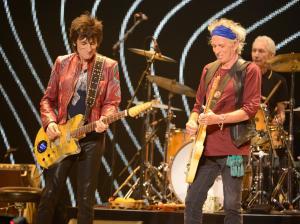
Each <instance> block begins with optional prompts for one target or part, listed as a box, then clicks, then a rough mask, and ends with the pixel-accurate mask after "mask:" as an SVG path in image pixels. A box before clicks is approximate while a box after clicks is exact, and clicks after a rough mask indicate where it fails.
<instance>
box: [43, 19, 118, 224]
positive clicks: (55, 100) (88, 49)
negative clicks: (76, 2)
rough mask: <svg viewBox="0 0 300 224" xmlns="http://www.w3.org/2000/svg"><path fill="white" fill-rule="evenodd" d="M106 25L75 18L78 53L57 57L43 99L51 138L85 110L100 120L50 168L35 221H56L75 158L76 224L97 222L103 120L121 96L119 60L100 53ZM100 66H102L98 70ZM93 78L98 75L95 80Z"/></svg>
mask: <svg viewBox="0 0 300 224" xmlns="http://www.w3.org/2000/svg"><path fill="white" fill-rule="evenodd" d="M102 28H103V27H102V23H101V21H99V20H97V19H96V18H94V17H91V16H90V15H89V14H83V15H81V16H79V17H77V18H75V19H74V20H73V21H72V24H71V28H70V40H71V42H72V46H73V50H74V53H72V54H69V55H64V56H59V57H58V58H57V59H56V61H55V64H54V66H53V68H52V72H51V77H50V80H49V83H48V87H47V89H46V91H45V94H44V96H43V98H42V100H41V102H40V112H41V120H42V125H43V128H44V130H45V131H46V133H47V136H48V138H49V139H50V140H54V139H56V138H59V136H60V135H61V130H60V129H59V126H58V125H63V124H65V123H66V122H67V121H68V120H69V119H70V118H72V117H74V116H76V115H78V114H83V115H85V122H86V123H89V122H93V121H96V128H95V130H94V131H93V132H91V133H89V134H87V135H86V136H85V137H84V138H82V139H80V140H79V145H80V149H81V151H80V153H79V154H76V155H71V156H68V157H66V158H65V159H63V160H62V161H60V162H59V163H57V164H54V165H52V166H50V168H49V169H47V170H46V186H45V188H44V189H43V193H42V197H41V200H40V204H39V207H38V215H37V223H44V224H47V223H58V222H57V220H54V218H53V216H54V212H55V209H56V207H57V206H58V204H59V200H60V197H61V196H62V195H61V194H62V189H63V186H64V184H65V182H66V178H67V176H68V174H69V171H70V170H71V168H72V165H74V163H75V162H76V163H77V170H76V175H77V180H78V182H77V204H78V217H77V219H78V222H77V223H79V224H89V223H92V222H93V217H94V211H93V206H94V199H95V190H96V186H97V177H98V171H99V168H100V161H101V156H102V154H103V151H104V147H105V145H104V143H105V138H104V137H105V134H104V132H105V131H106V129H107V128H108V125H107V124H106V123H105V122H103V119H104V118H105V117H107V116H109V115H111V114H113V113H116V112H117V110H118V105H119V103H120V101H121V91H120V82H119V71H118V64H117V62H116V61H114V60H112V59H110V58H107V57H105V56H102V55H100V54H98V53H97V48H98V47H99V46H100V45H101V42H102ZM97 66H98V68H99V69H95V67H97ZM95 77H98V79H96V80H98V82H96V84H95V82H94V78H95ZM92 78H93V79H92ZM92 80H93V81H92ZM91 89H92V91H90V90H91ZM92 92H96V94H95V97H93V96H92V94H91V93H92ZM91 98H92V99H91ZM91 101H92V103H90V102H91Z"/></svg>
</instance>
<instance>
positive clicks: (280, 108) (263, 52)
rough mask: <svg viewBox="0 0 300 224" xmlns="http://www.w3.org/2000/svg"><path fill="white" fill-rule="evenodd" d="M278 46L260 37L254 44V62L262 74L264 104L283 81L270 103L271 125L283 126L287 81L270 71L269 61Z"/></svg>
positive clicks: (266, 38) (268, 39)
mask: <svg viewBox="0 0 300 224" xmlns="http://www.w3.org/2000/svg"><path fill="white" fill-rule="evenodd" d="M275 53H276V46H275V43H274V41H273V40H272V39H271V38H270V37H268V36H258V37H257V38H256V39H255V40H254V42H253V44H252V52H251V56H252V61H253V62H254V63H255V64H257V65H258V67H259V68H260V70H261V73H262V82H261V85H262V86H261V95H262V103H263V102H264V101H265V99H266V98H267V97H268V96H269V95H270V93H271V91H272V89H273V88H274V87H275V86H276V85H277V83H278V82H280V81H281V84H280V85H279V86H278V88H277V90H276V91H275V92H274V94H273V95H272V97H271V98H270V100H269V101H268V109H269V112H270V115H271V117H272V122H271V125H275V126H277V125H283V123H284V121H285V108H286V102H287V101H288V100H289V98H288V88H287V84H286V80H285V78H284V77H282V75H280V74H278V73H275V72H273V71H271V70H270V69H269V66H268V64H267V61H268V60H269V59H271V58H273V57H274V56H275Z"/></svg>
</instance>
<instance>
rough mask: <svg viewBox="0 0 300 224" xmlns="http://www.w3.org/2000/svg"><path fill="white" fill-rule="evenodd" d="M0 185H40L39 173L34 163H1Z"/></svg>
mask: <svg viewBox="0 0 300 224" xmlns="http://www.w3.org/2000/svg"><path fill="white" fill-rule="evenodd" d="M0 179H1V181H0V187H7V186H14V187H17V186H20V187H39V186H40V178H39V173H38V170H37V168H36V166H35V165H34V164H6V163H0Z"/></svg>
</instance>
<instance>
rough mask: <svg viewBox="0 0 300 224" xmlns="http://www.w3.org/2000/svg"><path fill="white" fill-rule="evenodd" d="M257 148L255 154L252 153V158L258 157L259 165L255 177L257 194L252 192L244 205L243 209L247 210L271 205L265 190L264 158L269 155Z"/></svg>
mask: <svg viewBox="0 0 300 224" xmlns="http://www.w3.org/2000/svg"><path fill="white" fill-rule="evenodd" d="M256 147H257V148H258V149H256V150H253V151H255V152H252V157H254V156H258V165H257V171H256V176H255V192H252V194H250V196H249V197H248V198H247V199H246V202H245V203H244V206H243V207H244V208H245V209H247V210H252V209H255V208H257V207H262V206H264V205H268V204H269V202H268V198H267V193H266V192H265V191H264V190H263V189H264V188H263V180H264V177H263V158H264V156H268V155H269V154H268V153H265V152H264V151H262V150H261V149H260V147H259V146H256Z"/></svg>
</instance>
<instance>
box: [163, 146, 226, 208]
mask: <svg viewBox="0 0 300 224" xmlns="http://www.w3.org/2000/svg"><path fill="white" fill-rule="evenodd" d="M191 151H192V142H189V143H187V144H185V145H184V146H183V147H182V148H181V149H180V150H179V151H178V152H177V153H176V155H175V157H174V158H173V160H172V161H171V164H170V168H169V171H168V172H169V173H168V178H169V183H170V189H171V191H172V192H173V193H174V195H175V196H176V197H177V199H178V200H179V201H180V202H181V203H184V202H185V197H186V193H187V189H188V184H187V183H186V182H185V177H186V167H187V164H188V162H189V159H190V154H191ZM223 201H224V197H223V183H222V178H221V176H218V177H217V178H216V180H215V183H214V184H213V186H212V187H211V188H210V190H209V191H208V195H207V200H206V202H205V204H204V206H203V211H205V212H215V211H218V210H220V209H221V208H222V206H223Z"/></svg>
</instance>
